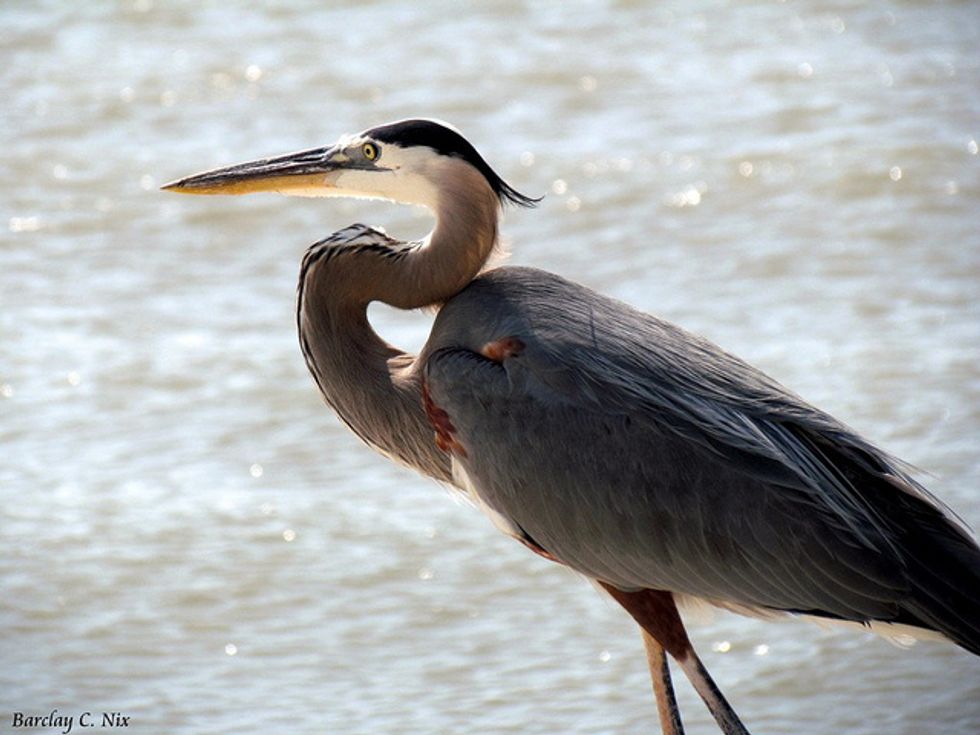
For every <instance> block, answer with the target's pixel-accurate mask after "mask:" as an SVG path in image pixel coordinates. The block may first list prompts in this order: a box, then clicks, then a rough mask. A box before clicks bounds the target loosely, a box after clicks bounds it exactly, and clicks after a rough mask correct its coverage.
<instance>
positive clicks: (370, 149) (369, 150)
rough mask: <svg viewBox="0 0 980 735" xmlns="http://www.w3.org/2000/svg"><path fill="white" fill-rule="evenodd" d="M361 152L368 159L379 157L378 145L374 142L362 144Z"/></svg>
mask: <svg viewBox="0 0 980 735" xmlns="http://www.w3.org/2000/svg"><path fill="white" fill-rule="evenodd" d="M361 153H363V154H364V157H365V158H366V159H367V160H369V161H373V160H375V159H376V158H377V157H378V146H376V145H375V144H374V143H365V144H364V145H362V146H361Z"/></svg>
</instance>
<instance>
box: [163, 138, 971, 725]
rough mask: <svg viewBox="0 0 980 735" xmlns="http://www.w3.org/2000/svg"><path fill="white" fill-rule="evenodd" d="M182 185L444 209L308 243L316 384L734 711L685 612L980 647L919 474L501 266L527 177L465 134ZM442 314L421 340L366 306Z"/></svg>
mask: <svg viewBox="0 0 980 735" xmlns="http://www.w3.org/2000/svg"><path fill="white" fill-rule="evenodd" d="M167 188H171V189H175V190H177V191H184V192H188V193H242V192H247V191H258V190H275V191H281V192H283V193H296V194H302V195H311V194H312V195H323V196H371V197H379V198H387V199H393V200H397V201H402V202H409V203H416V204H422V205H424V206H427V207H429V208H430V209H431V210H432V211H433V213H434V214H435V217H436V225H435V228H434V230H433V231H432V233H431V234H430V235H429V236H428V237H427V238H425V239H424V240H421V241H418V242H401V241H397V240H394V239H392V238H390V237H388V236H387V235H385V234H384V233H382V232H380V231H378V230H375V229H373V228H369V227H365V226H363V225H354V226H352V227H349V228H346V229H345V230H341V231H339V232H337V233H334V234H333V235H331V236H330V237H328V238H326V239H325V240H322V241H320V242H318V243H316V244H314V245H313V246H312V247H311V248H310V249H309V250H308V251H307V253H306V256H305V257H304V260H303V264H302V268H301V273H300V282H299V295H298V309H297V322H298V328H299V335H300V344H301V347H302V351H303V354H304V357H305V359H306V361H307V364H308V366H309V369H310V372H311V373H312V375H313V377H314V379H315V381H316V383H317V385H318V387H319V389H320V391H321V393H322V394H323V396H324V398H325V399H326V401H327V403H329V404H330V405H331V407H333V409H334V410H335V411H336V412H337V414H338V415H339V416H340V417H341V418H342V419H343V420H344V422H345V423H346V424H347V425H348V426H349V427H350V428H351V429H352V430H353V431H354V432H355V433H356V434H357V435H358V436H359V437H361V438H362V439H363V440H364V441H366V442H367V443H369V444H370V445H372V446H374V447H375V448H376V449H378V450H379V451H381V452H383V453H385V454H386V455H388V456H390V457H391V458H393V459H395V460H396V461H399V462H401V463H403V464H406V465H408V466H410V467H413V468H415V469H417V470H419V471H420V472H422V473H424V474H426V475H429V476H431V477H434V478H436V479H437V480H440V481H442V482H446V483H450V484H452V485H455V486H457V487H458V488H460V489H461V490H462V491H464V492H466V493H467V494H468V495H469V497H470V498H471V499H473V500H474V501H475V502H476V504H478V505H479V506H480V507H481V508H483V509H484V510H485V511H486V512H487V514H488V515H489V516H490V517H491V518H492V519H493V521H494V522H495V524H496V525H497V526H498V527H499V528H500V529H501V530H502V531H504V532H505V533H507V534H508V535H510V536H512V537H514V538H515V539H517V540H519V541H521V542H522V543H524V544H525V545H527V546H528V547H529V548H531V549H532V550H534V551H536V552H538V553H539V554H541V555H543V556H545V557H546V558H548V559H551V560H553V561H557V562H559V563H561V564H564V565H566V566H568V567H570V568H572V569H574V570H576V571H578V572H581V573H582V574H584V575H585V576H587V577H589V578H591V579H593V580H595V581H597V582H598V583H599V584H600V585H601V586H602V587H604V588H605V589H606V590H608V591H609V593H610V595H611V596H612V597H613V598H614V599H616V600H617V601H618V602H619V603H620V604H621V605H623V607H624V608H625V609H626V610H627V611H628V612H629V613H630V614H631V615H632V616H633V617H634V619H636V620H637V622H638V623H639V624H640V625H641V627H642V629H643V631H644V640H645V642H646V645H647V652H648V658H649V662H650V669H651V675H652V677H653V683H654V689H655V691H656V693H657V701H658V707H659V710H660V717H661V722H662V725H663V728H664V731H665V732H666V733H680V732H682V726H681V723H680V717H679V714H678V712H677V708H676V703H675V702H674V698H673V691H672V687H671V683H670V675H669V668H668V666H667V659H666V657H665V655H664V651H666V652H667V653H669V654H670V655H671V656H672V657H673V658H674V659H675V660H676V661H677V662H678V664H679V665H680V666H681V668H682V670H683V671H684V672H685V674H686V675H687V676H688V678H689V679H690V680H691V682H692V684H693V685H694V686H695V688H696V689H697V690H698V692H699V693H700V694H701V696H702V697H703V698H704V700H705V702H706V703H707V704H708V707H709V708H710V709H711V711H712V713H713V714H714V715H715V717H716V719H717V720H718V722H719V724H720V725H721V727H722V729H723V730H724V731H725V732H727V733H741V732H746V730H745V729H744V726H743V725H742V724H741V722H740V721H739V719H738V717H737V716H736V715H735V713H734V711H733V710H732V709H731V707H730V706H729V705H728V703H727V702H726V701H725V700H724V697H723V696H722V695H721V693H720V692H719V691H718V689H717V687H715V685H714V683H713V682H712V681H711V679H710V677H709V676H708V674H707V671H706V670H705V669H704V667H703V665H702V664H701V662H700V660H699V659H698V657H697V655H696V654H695V653H694V651H693V648H692V647H691V645H690V642H689V641H688V639H687V636H686V633H685V631H684V628H683V624H682V623H681V620H680V618H679V616H678V614H677V609H676V605H677V603H678V602H683V601H685V600H688V599H692V598H695V599H699V600H703V601H707V602H708V603H711V604H714V605H717V606H720V607H725V608H729V609H733V610H736V611H739V612H748V613H750V614H761V615H773V614H779V613H795V614H802V615H809V616H815V617H819V618H826V619H834V620H842V621H850V622H855V623H859V624H863V625H868V626H871V627H874V628H879V627H880V628H883V629H884V630H886V632H887V631H891V632H897V631H901V632H907V631H913V632H920V633H924V634H932V635H938V636H941V637H944V638H946V639H948V640H950V641H952V642H954V643H956V644H958V645H960V646H962V647H963V648H965V649H967V650H969V651H971V652H973V653H975V654H978V655H980V548H978V546H977V544H976V541H975V540H974V538H973V537H972V535H971V534H970V532H969V531H968V529H966V528H965V527H964V526H963V525H962V524H961V523H960V522H959V521H958V520H957V519H956V518H955V516H953V515H952V514H951V513H950V512H949V511H948V510H947V509H946V508H945V507H944V506H943V505H942V504H941V503H940V502H939V501H938V500H936V499H935V498H934V497H933V496H932V495H930V494H929V493H928V492H927V491H926V490H925V489H924V488H923V487H922V486H921V485H919V484H918V483H917V482H916V481H915V480H914V479H913V478H912V477H911V476H910V475H909V473H908V472H907V470H906V468H905V466H904V465H903V464H902V463H901V462H899V461H898V460H895V459H893V458H891V457H890V456H888V455H887V454H885V453H884V452H882V451H881V450H879V449H877V448H876V447H875V446H873V445H872V444H871V443H869V442H868V441H867V440H865V439H863V438H862V437H860V436H859V435H857V434H856V433H855V432H853V431H852V430H850V429H849V428H847V427H846V426H845V425H843V424H842V423H840V422H839V421H837V420H836V419H834V418H833V417H831V416H829V415H828V414H826V413H824V412H822V411H820V410H818V409H816V408H814V407H812V406H810V405H809V404H807V403H806V402H804V401H803V400H802V399H801V398H799V397H798V396H796V395H794V394H793V393H791V392H789V391H788V390H787V389H785V388H783V387H782V386H781V385H779V384H778V383H777V382H776V381H774V380H772V379H771V378H769V377H768V376H766V375H765V374H763V373H762V372H760V371H759V370H757V369H755V368H753V367H751V366H750V365H748V364H747V363H745V362H743V361H742V360H740V359H738V358H736V357H734V356H732V355H729V354H728V353H726V352H724V351H722V350H721V349H719V348H718V347H716V346H714V345H712V344H711V343H709V342H707V341H706V340H704V339H702V338H700V337H697V336H695V335H692V334H690V333H688V332H685V331H683V330H682V329H680V328H678V327H676V326H674V325H671V324H669V323H667V322H665V321H663V320H660V319H657V318H655V317H653V316H650V315H648V314H645V313H642V312H639V311H637V310H635V309H632V308H630V307H629V306H627V305H625V304H623V303H621V302H619V301H616V300H614V299H611V298H608V297H605V296H602V295H600V294H598V293H595V292H594V291H591V290H589V289H587V288H585V287H584V286H581V285H579V284H576V283H573V282H570V281H568V280H565V279H563V278H561V277H559V276H557V275H553V274H550V273H547V272H543V271H540V270H535V269H530V268H517V267H501V268H496V269H492V270H487V271H484V268H485V264H486V262H487V260H488V258H489V257H490V255H491V253H492V252H493V249H494V247H495V244H496V242H497V223H498V217H499V211H500V208H501V205H502V204H503V203H505V202H508V201H510V202H513V203H516V204H521V205H530V204H532V203H533V200H530V199H529V198H527V197H525V196H523V195H521V194H519V193H518V192H516V191H515V190H513V189H512V188H511V187H509V186H508V185H507V184H506V183H505V182H503V180H502V179H501V178H500V177H499V176H497V174H496V173H494V172H493V170H492V169H491V168H490V167H489V166H488V165H487V164H486V162H485V161H484V160H483V158H482V157H481V156H480V155H479V154H478V153H477V152H476V150H475V149H474V148H473V146H472V145H471V144H470V143H469V142H468V141H466V140H465V138H463V137H462V136H461V135H460V134H459V133H458V132H456V131H455V130H453V129H451V128H449V127H448V126H445V125H444V124H441V123H438V122H435V121H430V120H405V121H401V122H397V123H392V124H389V125H385V126H381V127H378V128H373V129H371V130H368V131H365V132H364V133H361V134H360V135H357V136H352V137H346V138H343V139H341V141H340V142H339V143H338V144H337V145H336V146H333V147H330V148H324V149H317V150H313V151H305V152H301V153H298V154H290V155H288V156H282V157H279V158H273V159H263V160H260V161H256V162H252V163H248V164H241V165H239V166H233V167H230V168H226V169H219V170H217V171H212V172H208V173H204V174H199V175H197V176H193V177H189V178H187V179H183V180H181V181H178V182H175V183H174V184H171V185H168V187H167ZM375 300H380V301H383V302H386V303H388V304H391V305H393V306H396V307H400V308H406V309H411V308H418V307H424V306H430V307H431V306H435V307H438V309H439V311H438V315H437V317H436V319H435V323H434V324H433V327H432V332H431V335H430V337H429V340H428V342H427V343H426V345H425V346H424V348H423V349H422V351H421V353H420V354H419V355H418V356H413V355H409V354H406V353H404V352H402V351H400V350H398V349H396V348H395V347H392V346H391V345H389V344H387V343H386V342H384V341H383V340H382V339H381V338H380V337H379V336H378V335H377V334H376V333H375V332H374V331H373V330H372V328H371V326H370V323H369V322H368V318H367V307H368V304H370V303H371V302H372V301H375Z"/></svg>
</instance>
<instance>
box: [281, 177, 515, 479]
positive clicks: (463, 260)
mask: <svg viewBox="0 0 980 735" xmlns="http://www.w3.org/2000/svg"><path fill="white" fill-rule="evenodd" d="M459 183H460V185H459V186H455V187H452V188H451V189H450V190H448V191H446V192H445V193H444V194H443V195H441V196H440V199H439V201H438V203H437V205H436V212H435V214H436V226H435V228H434V229H433V231H432V233H431V234H430V235H429V236H428V237H427V238H425V240H423V241H422V243H420V244H419V245H417V246H414V247H406V246H405V244H404V243H397V242H394V241H388V242H386V243H382V242H379V241H377V239H376V238H375V239H373V240H371V241H370V242H365V241H364V240H363V239H359V238H354V239H352V240H349V241H347V242H344V241H343V240H342V239H341V240H338V241H335V242H331V240H332V238H331V239H328V240H327V241H326V242H325V243H323V244H319V245H315V246H313V247H312V248H311V249H310V250H309V251H308V252H307V254H306V258H305V259H304V263H303V269H302V271H301V275H300V284H299V299H298V304H297V310H298V312H297V322H298V327H299V333H300V342H301V346H302V348H303V354H304V356H305V357H306V361H307V366H308V367H309V369H310V372H311V373H312V374H313V378H314V380H315V381H316V383H317V385H318V386H319V388H320V391H321V392H322V394H323V396H324V398H325V399H326V401H327V403H328V404H329V405H330V406H331V407H332V408H333V409H334V410H335V411H336V412H337V414H338V415H339V416H340V418H341V419H342V420H343V421H344V422H345V423H346V424H347V425H348V426H349V427H350V428H351V429H352V430H353V431H354V432H355V433H356V434H357V435H358V436H359V437H360V438H361V439H363V440H364V441H365V442H367V443H368V444H370V445H372V446H373V447H375V448H376V449H378V450H379V451H381V452H383V453H384V454H387V455H389V456H391V457H392V458H393V459H396V460H398V461H400V462H402V463H404V464H407V465H409V466H411V467H413V468H414V469H416V470H418V471H420V472H422V473H424V474H426V475H430V476H432V477H435V478H436V479H438V480H442V481H445V482H451V479H452V472H451V466H450V461H449V457H448V456H447V455H446V454H444V453H443V452H442V451H441V450H439V449H438V448H437V447H436V445H435V442H434V439H433V431H432V428H431V426H430V425H429V423H428V420H427V418H426V415H425V411H424V409H423V407H422V382H421V381H422V376H421V371H420V370H419V366H418V365H417V364H416V362H415V357H414V356H412V355H409V354H407V353H405V352H403V351H401V350H398V349H396V348H395V347H392V346H391V345H389V344H388V343H386V342H385V341H384V340H383V339H381V338H380V337H379V336H378V335H377V334H376V333H375V332H374V330H373V329H372V328H371V325H370V323H369V321H368V318H367V306H368V304H369V303H370V302H371V301H383V302H385V303H387V304H390V305H392V306H395V307H398V308H402V309H412V308H418V307H422V306H431V305H438V304H441V303H443V302H445V301H446V300H448V299H450V298H452V296H454V295H455V294H457V293H458V292H459V291H460V290H462V289H463V288H464V287H465V286H466V285H467V284H468V283H469V282H470V281H471V280H473V278H474V277H475V276H476V275H477V273H479V271H480V269H481V268H482V267H483V265H484V264H485V263H486V261H487V258H488V257H489V256H490V253H491V252H492V250H493V247H494V244H495V242H496V237H497V216H498V211H499V203H498V200H497V197H496V195H495V194H494V193H493V191H492V190H490V188H489V187H488V186H487V185H486V184H485V183H483V181H482V177H480V180H479V182H477V183H479V184H480V186H473V183H474V182H459ZM473 192H476V194H474V193H473Z"/></svg>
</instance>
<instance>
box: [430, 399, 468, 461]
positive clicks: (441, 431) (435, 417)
mask: <svg viewBox="0 0 980 735" xmlns="http://www.w3.org/2000/svg"><path fill="white" fill-rule="evenodd" d="M422 406H423V407H424V408H425V415H426V416H427V417H428V419H429V423H430V424H431V425H432V428H433V429H435V431H436V446H437V447H439V449H441V450H442V451H444V452H446V453H448V454H456V455H458V456H460V457H465V456H466V448H465V447H464V446H463V445H462V444H460V443H459V440H458V439H456V437H455V436H453V435H454V434H455V433H456V427H455V426H453V422H452V421H450V420H449V414H448V413H446V412H445V410H443V409H441V408H439V406H437V405H436V403H435V401H433V400H432V394H431V393H429V385H428V383H422Z"/></svg>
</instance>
